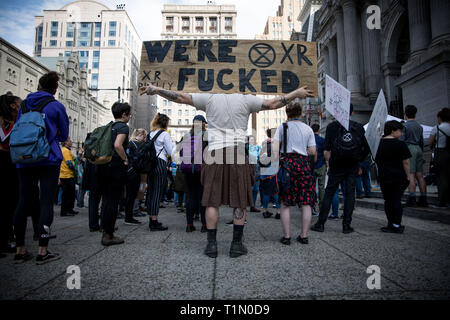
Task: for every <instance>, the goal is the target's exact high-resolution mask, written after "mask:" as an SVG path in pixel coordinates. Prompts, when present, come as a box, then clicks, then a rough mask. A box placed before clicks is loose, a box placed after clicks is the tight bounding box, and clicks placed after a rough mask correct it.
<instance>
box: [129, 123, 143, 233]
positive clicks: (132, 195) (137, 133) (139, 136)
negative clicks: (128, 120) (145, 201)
mask: <svg viewBox="0 0 450 320" xmlns="http://www.w3.org/2000/svg"><path fill="white" fill-rule="evenodd" d="M146 137H147V131H146V130H145V129H136V130H134V131H133V134H132V135H131V139H130V144H129V146H128V158H129V159H130V165H129V166H128V174H127V185H126V204H125V224H127V225H140V224H141V222H140V221H139V220H137V219H134V218H133V208H134V202H135V200H136V197H137V195H138V193H139V186H140V185H141V172H140V171H139V170H138V169H137V168H136V164H135V163H136V161H137V150H138V149H139V147H140V146H141V145H142V144H143V143H144V141H145V138H146Z"/></svg>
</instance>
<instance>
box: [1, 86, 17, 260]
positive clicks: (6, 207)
mask: <svg viewBox="0 0 450 320" xmlns="http://www.w3.org/2000/svg"><path fill="white" fill-rule="evenodd" d="M21 102H22V99H20V98H19V97H15V96H13V95H10V94H5V95H3V96H1V97H0V167H1V168H2V183H0V196H1V201H0V202H1V204H2V209H1V213H0V258H4V257H6V255H4V254H3V253H11V252H15V249H14V248H13V247H11V245H10V242H11V240H12V238H13V228H12V226H13V223H12V222H13V216H14V210H16V207H17V202H18V201H19V178H18V176H17V169H16V166H15V165H14V164H13V162H12V161H11V154H10V149H9V140H10V134H11V131H12V129H13V128H14V124H15V122H16V117H17V112H18V111H19V108H20V104H21Z"/></svg>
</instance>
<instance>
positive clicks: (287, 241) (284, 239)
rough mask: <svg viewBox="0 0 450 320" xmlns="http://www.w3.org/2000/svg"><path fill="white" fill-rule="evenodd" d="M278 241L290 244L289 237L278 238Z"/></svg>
mask: <svg viewBox="0 0 450 320" xmlns="http://www.w3.org/2000/svg"><path fill="white" fill-rule="evenodd" d="M280 242H281V243H282V244H284V245H287V246H289V245H290V244H291V238H285V237H283V238H281V239H280Z"/></svg>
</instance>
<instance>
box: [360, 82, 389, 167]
mask: <svg viewBox="0 0 450 320" xmlns="http://www.w3.org/2000/svg"><path fill="white" fill-rule="evenodd" d="M387 116H388V108H387V104H386V98H385V97H384V92H383V89H381V90H380V94H379V95H378V99H377V102H376V103H375V106H374V108H373V111H372V115H371V116H370V121H369V124H368V127H367V130H366V133H365V135H366V139H367V143H368V144H369V147H370V151H371V152H372V157H373V158H374V159H375V157H376V155H377V151H378V146H379V145H380V139H381V138H382V137H383V131H384V124H385V123H386V118H387Z"/></svg>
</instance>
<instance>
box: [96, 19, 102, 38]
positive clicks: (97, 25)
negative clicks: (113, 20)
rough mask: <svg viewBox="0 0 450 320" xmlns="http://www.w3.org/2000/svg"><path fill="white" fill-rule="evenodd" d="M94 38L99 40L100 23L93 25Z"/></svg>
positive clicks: (100, 32) (100, 33)
mask: <svg viewBox="0 0 450 320" xmlns="http://www.w3.org/2000/svg"><path fill="white" fill-rule="evenodd" d="M94 32H95V33H94V37H95V38H100V37H101V36H102V23H101V22H96V23H95V30H94Z"/></svg>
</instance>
